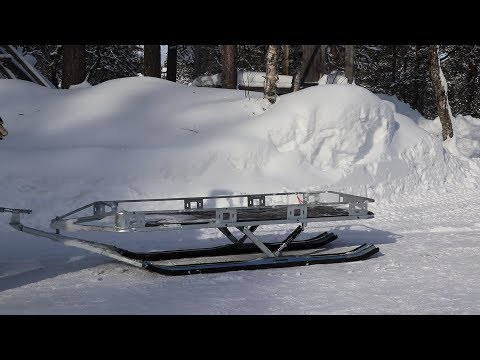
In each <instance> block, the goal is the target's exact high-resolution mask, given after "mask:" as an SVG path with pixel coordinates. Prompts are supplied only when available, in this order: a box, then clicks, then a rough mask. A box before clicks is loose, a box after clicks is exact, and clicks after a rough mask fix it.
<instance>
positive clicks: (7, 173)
mask: <svg viewBox="0 0 480 360" xmlns="http://www.w3.org/2000/svg"><path fill="white" fill-rule="evenodd" d="M252 96H253V97H252ZM261 96H262V95H261V94H255V93H254V94H250V98H246V97H245V94H244V92H243V91H237V90H224V89H215V88H201V87H188V86H184V85H179V84H173V83H170V82H167V81H164V80H159V79H152V78H146V77H139V78H128V79H119V80H113V81H109V82H106V83H103V84H100V85H97V86H92V87H83V88H82V87H81V88H76V89H71V90H52V89H46V88H42V87H40V86H37V85H35V84H31V83H28V82H24V81H18V80H1V81H0V116H1V117H2V118H3V119H4V122H5V127H6V128H7V129H8V131H9V135H8V136H7V137H6V138H5V139H4V140H2V142H1V143H0V156H1V158H0V159H1V168H0V206H5V207H24V208H31V209H33V211H34V213H33V214H32V215H29V216H28V217H26V218H25V220H24V222H25V224H27V225H29V226H33V227H38V228H41V229H48V225H49V221H50V219H51V218H53V217H54V216H55V215H60V214H63V213H66V212H68V211H70V210H72V209H74V208H77V207H80V206H82V205H85V204H87V203H90V202H92V201H94V200H99V199H104V200H108V199H119V198H121V199H126V198H132V199H133V198H160V197H174V196H197V195H205V196H208V195H221V194H239V193H255V192H256V193H258V192H281V191H303V190H321V189H333V190H340V191H344V192H348V193H352V194H357V195H361V196H369V197H373V198H374V199H375V201H376V202H375V203H374V204H372V206H371V209H372V211H374V212H375V218H374V219H370V220H362V221H351V222H331V223H323V224H321V225H320V224H317V225H313V224H309V226H308V227H307V229H306V231H305V232H304V234H302V235H301V236H302V237H308V236H309V235H312V234H314V233H317V232H319V231H323V230H328V231H333V232H335V233H337V234H338V235H339V239H338V240H336V241H334V242H333V243H332V244H330V245H329V246H328V247H329V248H334V247H335V248H336V247H345V246H354V245H359V244H361V243H364V242H372V243H374V244H376V245H377V246H378V247H379V248H380V253H379V254H378V255H375V256H374V257H372V258H370V259H368V260H365V261H362V262H353V263H344V264H330V265H316V266H307V267H297V268H285V269H271V270H257V271H239V272H232V273H224V274H204V275H203V274H202V275H193V276H187V277H173V278H170V277H164V276H160V275H157V274H152V273H148V272H146V271H142V270H138V269H136V268H132V267H129V266H128V265H124V264H120V263H118V262H115V261H112V260H111V259H108V258H104V257H101V256H100V255H95V254H90V253H87V252H85V251H83V250H80V249H74V248H66V247H63V246H62V245H59V244H56V243H53V242H51V241H50V240H48V239H43V238H36V237H33V236H30V235H28V234H23V233H19V232H15V230H13V229H11V228H10V227H9V225H8V216H6V215H3V216H1V217H0V249H1V251H0V313H3V314H10V313H22V314H23V313H34V314H37V313H55V314H58V313H131V314H133V313H157V314H310V313H321V314H376V313H380V314H383V313H388V314H391V313H396V314H407V313H413V314H423V313H438V314H450V313H467V314H470V313H475V314H476V313H480V290H479V289H480V278H478V276H476V274H477V272H478V270H479V267H480V265H479V263H478V261H477V260H478V256H479V255H480V247H479V246H478V241H479V240H480V220H479V219H478V214H479V212H480V202H479V201H478V199H479V198H480V169H479V165H480V161H479V141H480V131H479V130H480V120H479V119H475V118H471V117H468V116H459V117H457V118H456V122H455V124H454V131H456V138H455V139H454V141H450V142H448V143H447V144H446V145H445V147H444V145H443V143H442V141H441V138H440V136H439V134H440V132H441V131H440V128H439V125H438V119H436V120H435V121H431V120H427V119H424V118H422V117H421V115H420V114H418V113H417V112H415V111H413V110H412V109H410V108H409V107H408V105H406V104H403V103H401V102H400V101H398V100H397V99H396V98H394V97H388V96H385V95H378V96H377V95H374V94H372V93H370V92H369V91H368V90H365V89H363V88H361V87H358V86H355V85H340V84H335V85H323V86H318V87H310V88H307V89H304V90H302V91H300V92H297V93H292V94H288V95H284V96H281V97H280V98H279V100H278V102H277V103H276V104H275V105H273V106H270V105H269V104H268V102H266V101H264V100H263V99H261ZM0 215H1V214H0ZM290 230H291V229H290V228H289V227H286V226H270V227H263V228H261V229H259V230H258V234H259V236H261V237H263V238H265V239H270V238H274V237H277V236H279V235H285V234H286V233H288V232H289V231H290ZM75 235H76V236H79V237H84V238H87V239H96V240H100V241H103V242H106V243H113V244H116V245H119V246H122V247H127V248H129V249H135V250H151V249H172V248H180V247H181V248H187V247H197V246H210V245H211V244H218V243H219V242H220V241H222V242H223V240H221V238H220V235H219V234H217V233H216V232H215V231H213V230H195V231H193V230H192V231H173V232H171V233H164V232H159V233H143V234H134V235H132V234H113V235H112V234H105V233H102V234H98V233H77V234H75Z"/></svg>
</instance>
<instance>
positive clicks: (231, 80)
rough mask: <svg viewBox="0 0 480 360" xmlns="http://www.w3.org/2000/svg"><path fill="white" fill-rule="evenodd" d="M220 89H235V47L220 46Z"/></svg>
mask: <svg viewBox="0 0 480 360" xmlns="http://www.w3.org/2000/svg"><path fill="white" fill-rule="evenodd" d="M221 54H222V87H223V88H224V89H236V88H237V46H236V45H222V49H221Z"/></svg>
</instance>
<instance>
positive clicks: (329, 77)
mask: <svg viewBox="0 0 480 360" xmlns="http://www.w3.org/2000/svg"><path fill="white" fill-rule="evenodd" d="M354 82H355V80H354ZM327 84H348V79H347V78H346V77H345V74H344V73H343V72H341V71H335V70H334V71H332V72H331V73H330V74H324V75H323V76H322V77H321V78H320V79H319V80H318V85H327Z"/></svg>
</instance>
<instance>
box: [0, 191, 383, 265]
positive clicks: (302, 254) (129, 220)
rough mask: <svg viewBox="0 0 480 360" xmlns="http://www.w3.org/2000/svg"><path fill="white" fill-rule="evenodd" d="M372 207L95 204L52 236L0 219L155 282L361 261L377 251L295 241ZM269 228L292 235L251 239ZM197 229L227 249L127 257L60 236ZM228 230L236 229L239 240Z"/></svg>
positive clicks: (283, 199)
mask: <svg viewBox="0 0 480 360" xmlns="http://www.w3.org/2000/svg"><path fill="white" fill-rule="evenodd" d="M373 201H374V200H373V199H370V198H366V197H361V196H356V195H350V194H345V193H340V192H335V191H312V192H285V193H271V194H247V195H225V196H206V197H182V198H163V199H142V200H109V201H95V202H93V203H91V204H88V205H85V206H82V207H80V208H78V209H75V210H73V211H70V212H68V213H66V214H64V215H62V216H57V217H55V218H54V219H52V220H51V222H50V227H51V228H52V229H53V230H55V232H47V231H42V230H39V229H35V228H32V227H28V226H26V225H24V224H23V223H22V222H21V216H23V215H27V214H31V213H32V210H29V209H14V208H5V207H0V212H4V213H11V219H10V225H11V226H12V227H13V228H15V229H16V230H18V231H22V232H25V233H28V234H31V235H34V236H38V237H45V238H49V239H51V240H54V241H56V242H60V243H62V244H64V245H66V246H73V247H77V248H81V249H84V250H88V251H90V252H93V253H97V254H101V255H104V256H107V257H110V258H113V259H115V260H117V261H120V262H123V263H127V264H129V265H132V266H135V267H139V268H142V269H145V270H148V271H152V272H156V273H159V274H162V275H191V274H201V273H218V272H226V271H236V270H256V269H268V268H280V267H292V266H306V265H314V264H330V263H340V262H350V261H359V260H364V259H367V258H369V257H370V256H372V255H374V254H375V253H377V252H378V251H379V249H378V248H377V247H376V246H374V245H373V244H367V243H363V244H360V245H359V246H357V247H354V248H352V249H349V250H347V251H343V252H333V253H332V252H326V251H325V248H324V246H325V245H326V244H329V243H331V242H332V241H334V240H335V239H337V235H335V234H333V233H329V232H324V233H322V234H318V235H317V236H315V237H312V238H309V239H304V240H296V238H297V237H298V235H300V234H301V233H302V231H303V230H304V229H305V227H306V226H307V224H308V223H310V222H322V221H344V220H360V219H369V218H373V217H374V214H373V213H372V212H371V211H369V210H368V203H369V202H373ZM225 205H226V206H225ZM152 207H153V209H152ZM147 209H148V210H147ZM275 224H292V225H296V228H295V229H294V230H293V231H292V232H291V233H290V235H288V236H287V237H286V238H285V239H283V240H281V241H277V242H264V241H262V240H261V239H260V238H259V237H258V236H256V235H255V231H256V230H257V229H258V228H259V227H261V226H264V225H275ZM203 228H216V229H218V230H219V231H220V232H221V233H222V234H223V235H224V236H225V237H226V238H227V239H228V240H229V241H230V242H231V243H230V244H227V245H221V246H215V247H210V248H195V249H181V250H169V251H166V250H165V251H150V252H134V251H130V250H128V249H123V248H119V247H117V246H114V245H109V244H103V243H99V242H95V241H90V240H85V239H80V238H76V237H70V236H67V235H64V234H62V233H61V232H69V231H108V232H117V233H132V232H139V231H172V230H187V229H203ZM231 229H237V230H238V231H237V233H240V235H235V234H234V233H232V231H231Z"/></svg>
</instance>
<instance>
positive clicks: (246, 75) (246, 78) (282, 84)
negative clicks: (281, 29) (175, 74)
mask: <svg viewBox="0 0 480 360" xmlns="http://www.w3.org/2000/svg"><path fill="white" fill-rule="evenodd" d="M237 84H238V86H248V87H263V86H264V84H265V73H264V72H258V71H241V70H238V71H237ZM191 85H192V86H199V87H202V86H206V87H215V86H216V87H221V86H222V74H215V75H204V76H199V77H197V78H196V79H194V80H193V81H192V84H191ZM291 87H292V76H290V75H278V81H277V88H291Z"/></svg>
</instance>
